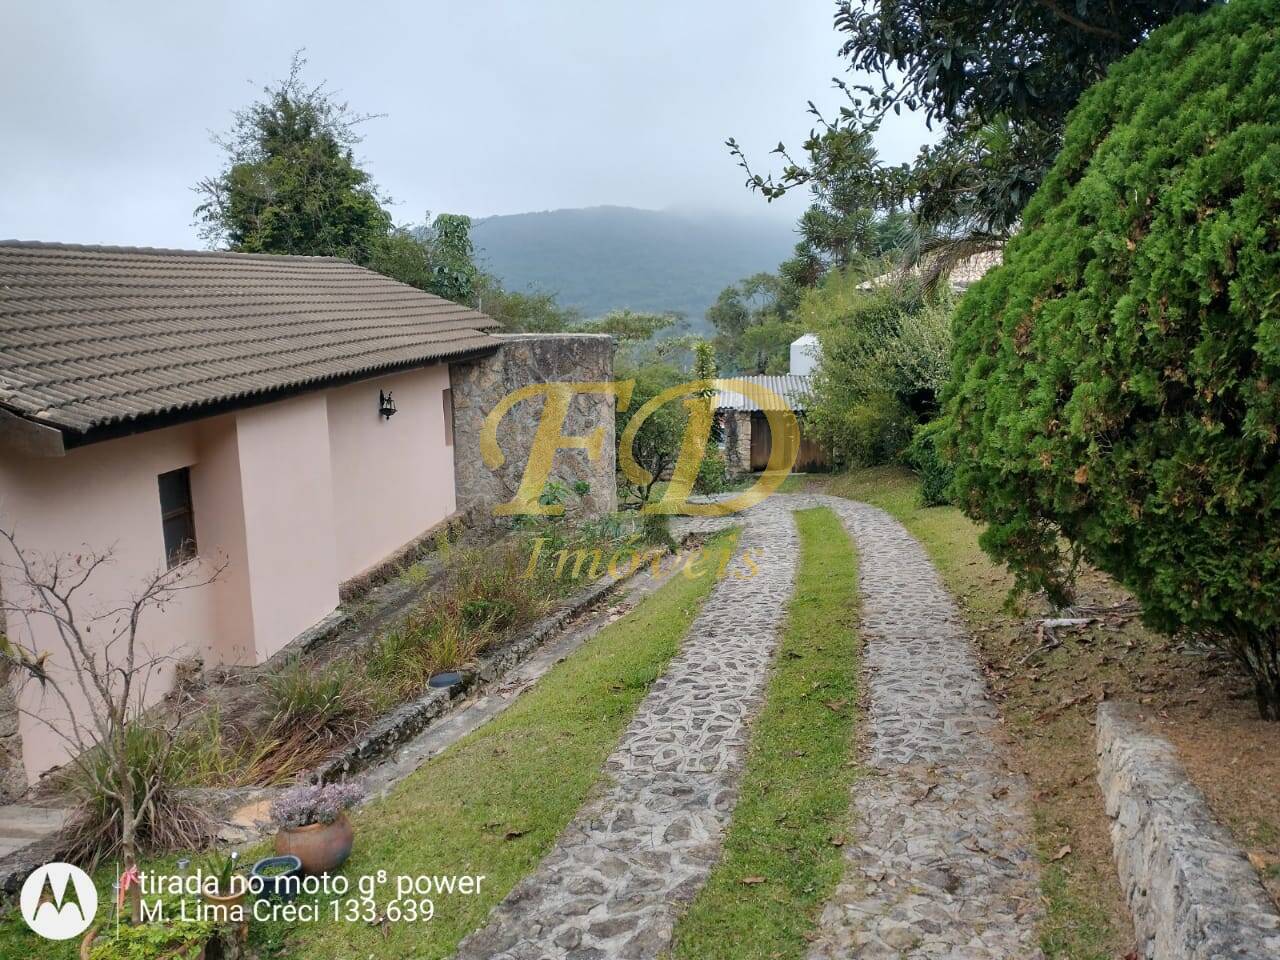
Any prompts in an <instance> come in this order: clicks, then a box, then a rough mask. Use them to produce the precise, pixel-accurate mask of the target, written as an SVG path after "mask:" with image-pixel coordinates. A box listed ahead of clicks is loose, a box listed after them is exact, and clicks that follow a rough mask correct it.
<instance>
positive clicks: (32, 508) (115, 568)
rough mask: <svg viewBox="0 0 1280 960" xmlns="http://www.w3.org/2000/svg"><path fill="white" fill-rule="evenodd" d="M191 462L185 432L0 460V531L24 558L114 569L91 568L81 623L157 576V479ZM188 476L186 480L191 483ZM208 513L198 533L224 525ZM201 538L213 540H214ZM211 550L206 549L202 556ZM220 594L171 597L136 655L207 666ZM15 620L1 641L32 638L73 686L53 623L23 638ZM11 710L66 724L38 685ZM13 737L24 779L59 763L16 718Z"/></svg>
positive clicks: (158, 685) (55, 747)
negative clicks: (19, 746)
mask: <svg viewBox="0 0 1280 960" xmlns="http://www.w3.org/2000/svg"><path fill="white" fill-rule="evenodd" d="M199 459H200V452H199V438H198V431H197V430H196V428H195V427H193V426H182V427H174V428H171V429H167V430H159V431H155V432H153V433H148V434H143V435H140V436H135V437H126V438H123V439H120V440H115V441H111V442H109V443H103V444H99V445H94V446H90V447H85V448H82V449H78V450H72V451H70V452H69V453H68V454H67V455H66V456H65V457H59V458H56V459H47V460H46V459H25V458H17V457H4V458H2V459H0V523H3V524H4V525H5V526H7V527H9V528H11V529H13V530H14V531H15V533H16V536H17V538H18V541H19V543H20V545H21V546H22V548H23V550H24V552H26V553H28V554H35V555H40V556H46V557H54V556H63V557H66V556H74V555H76V554H82V553H84V552H85V551H86V549H88V550H95V551H104V550H108V549H109V550H110V551H111V553H112V562H111V563H110V564H109V565H106V566H103V567H101V568H99V570H98V572H97V573H96V574H95V575H94V576H93V578H92V579H91V580H90V581H89V583H88V584H87V585H86V589H85V592H84V594H83V595H82V596H81V597H80V601H79V603H78V605H77V612H78V614H79V616H80V618H81V619H82V620H83V619H86V618H87V617H89V616H91V615H94V614H99V613H104V612H106V611H108V610H110V609H112V608H113V607H115V606H118V605H119V603H120V602H121V600H123V599H127V598H128V597H130V596H132V595H133V594H134V593H136V592H137V591H138V590H139V589H140V588H141V587H142V586H143V585H144V584H145V581H146V580H147V579H148V578H149V576H151V575H152V574H154V573H155V572H156V571H157V570H163V569H164V567H165V556H164V536H163V532H162V528H161V524H160V495H159V488H158V485H157V477H158V476H159V475H160V474H161V473H164V472H166V471H169V470H174V469H177V468H179V467H184V466H190V465H192V464H194V463H196V462H197V460H199ZM195 473H196V471H195V470H193V481H194V477H195ZM207 513H208V514H209V516H207V517H206V518H205V519H204V520H203V521H202V524H203V529H205V530H206V531H208V530H212V529H216V528H217V527H219V526H220V525H221V524H222V522H223V521H228V522H229V521H230V519H231V518H230V517H222V518H219V517H218V516H216V515H215V511H214V510H213V509H212V508H211V509H210V510H208V511H207ZM200 529H201V528H199V527H198V528H197V538H199V536H200ZM209 536H210V537H213V535H212V533H210V534H209ZM213 539H215V540H216V538H213ZM214 546H215V544H214V543H212V542H211V543H209V544H208V545H207V549H210V550H212V549H213V548H214ZM201 548H202V550H204V549H206V545H205V544H201ZM5 559H6V560H9V559H10V557H8V556H6V557H5ZM226 586H227V585H226V584H219V585H217V587H211V588H210V589H208V590H193V591H190V592H186V593H183V594H181V595H179V596H177V597H175V598H174V600H173V602H172V603H171V604H169V606H168V607H167V608H166V609H165V610H164V611H163V613H161V612H158V611H154V610H153V611H151V612H150V614H149V615H148V616H147V619H145V620H144V621H143V622H142V626H141V629H140V632H139V639H140V641H141V643H142V645H144V646H145V647H146V648H148V649H150V650H152V651H154V652H155V653H156V654H173V655H176V656H189V655H201V656H208V655H209V654H210V652H211V651H216V650H219V649H220V648H221V645H220V643H219V642H218V638H217V633H216V619H217V618H216V609H217V603H218V602H219V600H229V599H230V596H229V593H228V592H227V590H226ZM4 590H5V596H6V597H13V596H16V595H17V594H18V590H17V588H16V587H15V586H14V585H13V583H12V582H11V579H10V578H9V577H6V582H5V585H4ZM13 619H14V618H9V620H10V622H9V623H8V631H9V632H10V633H12V634H14V636H15V637H17V638H19V639H20V640H23V639H25V638H28V637H30V638H31V639H32V640H33V646H34V647H35V649H37V650H40V651H49V652H50V654H51V657H50V664H51V667H50V669H51V671H52V672H53V673H54V675H55V676H61V677H63V678H64V679H68V680H73V678H72V677H71V676H70V672H69V671H68V670H66V669H65V666H64V665H65V663H66V662H67V661H66V659H65V654H64V653H63V646H62V642H61V640H60V639H59V638H58V635H57V632H56V628H55V627H54V625H53V622H52V621H51V620H49V619H48V618H36V619H34V620H32V621H31V625H30V630H31V633H30V634H28V633H27V627H26V626H25V625H23V624H20V623H15V622H13ZM171 669H172V668H171V665H165V666H164V667H163V668H162V669H161V670H160V671H158V673H157V675H156V676H154V677H153V678H152V679H151V681H150V683H149V688H148V691H147V692H148V694H149V696H150V698H151V699H154V698H155V697H156V696H159V695H160V694H161V693H163V692H164V690H166V689H167V688H168V687H169V683H170V676H171ZM65 686H66V688H67V689H68V690H69V692H70V699H71V700H72V703H73V705H74V706H75V707H76V708H77V709H79V708H81V707H82V706H83V703H84V700H83V699H82V698H81V697H80V696H78V690H76V689H75V684H74V682H71V683H68V684H66V685H65ZM19 703H20V705H21V707H22V708H23V709H24V710H28V711H32V712H34V713H37V714H39V716H41V717H44V718H46V719H52V720H55V721H56V720H58V719H60V718H62V717H63V716H64V711H63V708H62V705H61V703H60V702H59V700H58V698H57V697H56V696H54V695H53V694H52V693H49V692H45V693H43V695H42V692H41V689H40V687H39V685H38V684H34V683H28V684H26V685H25V686H24V687H23V689H22V695H21V697H20V698H19ZM19 728H20V730H21V732H22V738H23V761H24V763H25V765H26V767H27V774H28V777H30V778H32V779H34V778H35V777H36V776H38V775H39V774H40V773H41V772H43V771H44V770H47V769H49V768H50V767H53V766H56V765H57V764H59V763H60V762H61V761H62V760H64V759H65V757H66V747H65V744H64V741H63V740H62V739H61V738H60V737H59V736H58V735H57V734H56V733H54V732H53V731H52V730H50V729H48V727H47V726H46V725H44V724H42V723H41V722H40V721H38V720H36V719H34V718H33V717H30V716H25V715H24V716H21V717H20V719H19Z"/></svg>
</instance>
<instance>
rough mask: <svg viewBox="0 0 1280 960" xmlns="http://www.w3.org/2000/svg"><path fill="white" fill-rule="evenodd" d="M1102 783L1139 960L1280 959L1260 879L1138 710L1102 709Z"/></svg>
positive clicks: (1279, 939)
mask: <svg viewBox="0 0 1280 960" xmlns="http://www.w3.org/2000/svg"><path fill="white" fill-rule="evenodd" d="M1098 782H1099V784H1101V786H1102V792H1103V796H1104V798H1105V801H1106V810H1107V816H1108V817H1110V818H1111V821H1112V825H1111V839H1112V843H1113V846H1114V850H1115V858H1116V868H1117V869H1118V871H1119V874H1120V883H1121V886H1122V887H1123V888H1124V891H1125V897H1126V899H1127V900H1128V903H1129V909H1130V911H1131V912H1132V914H1133V925H1134V929H1135V931H1136V933H1137V935H1138V956H1139V957H1141V958H1143V960H1211V958H1213V960H1217V958H1226V957H1230V958H1232V960H1263V958H1274V957H1280V915H1277V913H1276V910H1275V907H1274V905H1273V904H1272V902H1271V899H1270V898H1269V897H1268V896H1267V893H1266V891H1265V890H1264V889H1263V887H1262V883H1261V881H1260V880H1259V879H1258V875H1257V873H1256V872H1255V871H1254V869H1253V867H1252V866H1251V865H1250V863H1249V861H1248V860H1247V859H1245V856H1244V854H1243V853H1241V851H1240V850H1239V848H1238V847H1237V846H1236V845H1235V842H1234V841H1233V840H1232V838H1231V836H1230V834H1228V833H1227V831H1226V829H1225V828H1224V827H1223V826H1222V825H1221V824H1219V823H1218V822H1217V821H1216V820H1215V819H1214V817H1213V814H1212V813H1210V811H1209V807H1208V805H1207V804H1206V803H1205V799H1204V797H1203V795H1202V794H1201V793H1200V791H1199V790H1197V789H1196V788H1195V786H1194V785H1193V784H1192V783H1191V781H1190V780H1189V779H1188V778H1187V774H1186V771H1185V770H1184V769H1183V768H1182V765H1181V764H1180V763H1179V762H1178V760H1177V757H1176V755H1175V753H1174V749H1173V747H1172V745H1171V744H1170V743H1169V742H1168V741H1167V740H1165V739H1163V738H1162V737H1159V736H1157V735H1155V734H1153V733H1151V732H1150V731H1148V730H1147V729H1146V728H1145V727H1144V726H1143V725H1142V723H1141V721H1140V717H1139V714H1138V711H1137V710H1136V708H1134V707H1133V706H1132V705H1128V704H1120V703H1103V704H1101V705H1099V707H1098Z"/></svg>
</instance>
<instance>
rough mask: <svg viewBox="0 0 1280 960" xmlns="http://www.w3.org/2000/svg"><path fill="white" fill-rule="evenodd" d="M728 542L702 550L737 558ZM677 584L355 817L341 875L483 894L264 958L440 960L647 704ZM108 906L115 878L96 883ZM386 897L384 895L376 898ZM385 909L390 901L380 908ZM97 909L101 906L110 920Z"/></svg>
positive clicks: (5, 935) (678, 593)
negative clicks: (449, 885)
mask: <svg viewBox="0 0 1280 960" xmlns="http://www.w3.org/2000/svg"><path fill="white" fill-rule="evenodd" d="M735 540H736V533H728V534H724V535H722V536H721V537H719V538H718V539H717V540H716V541H713V542H712V543H711V544H709V545H708V546H709V548H712V549H724V548H729V549H732V547H733V545H734V541H735ZM714 582H715V581H714V578H713V577H712V576H703V577H701V578H698V579H696V580H694V579H690V578H688V577H671V578H670V579H669V580H668V582H667V583H665V584H664V585H663V586H662V587H661V588H660V589H659V590H657V591H656V592H655V593H654V594H652V595H651V596H649V597H647V598H646V599H644V600H643V601H642V602H641V603H640V604H639V606H637V607H636V608H635V609H634V610H632V611H631V612H630V613H629V614H628V615H627V616H625V617H623V618H622V619H620V620H618V621H617V622H616V623H613V624H610V625H609V626H608V627H606V628H605V629H603V630H601V631H600V632H599V633H598V634H597V635H596V636H595V637H594V638H592V639H591V640H590V641H589V642H588V643H587V644H586V645H585V646H584V647H582V648H581V649H580V650H579V651H577V652H576V653H575V654H573V655H572V656H571V657H569V658H568V659H567V660H565V661H564V662H563V663H561V664H559V665H557V666H556V667H555V668H554V669H553V670H551V672H549V673H548V674H547V675H546V676H545V677H543V678H542V680H540V681H539V682H538V684H537V685H536V686H535V687H534V688H533V689H532V690H530V691H529V692H528V693H526V694H525V695H524V696H523V697H521V698H520V699H519V700H518V701H516V702H515V703H514V704H513V705H512V706H511V708H510V709H509V710H507V711H506V712H505V713H503V714H502V715H501V716H499V717H497V718H496V719H495V720H493V721H492V722H491V723H489V724H487V725H485V726H484V727H482V728H481V729H479V730H477V731H476V732H475V733H473V734H471V735H469V736H467V737H465V738H464V739H462V740H461V741H459V742H458V743H457V744H456V745H455V746H453V747H452V748H450V749H449V750H448V751H446V752H445V753H443V754H442V755H441V756H439V757H437V758H436V759H434V760H432V761H430V762H429V763H427V764H425V765H424V766H423V767H422V768H420V769H419V770H417V771H416V772H415V773H413V774H412V775H411V776H410V777H408V778H407V779H406V780H405V781H404V782H402V783H401V784H399V786H397V788H396V789H395V791H394V792H393V793H392V794H391V796H389V797H388V798H387V799H385V800H382V801H376V802H374V803H371V804H369V805H368V806H366V807H365V808H363V809H362V810H361V811H360V812H359V813H358V814H357V815H356V816H355V818H354V820H355V824H356V850H355V853H354V854H353V856H352V857H351V860H350V861H349V862H348V863H347V866H346V867H345V868H344V871H343V872H344V875H345V876H346V877H347V878H348V879H349V880H351V882H352V883H353V885H354V883H355V882H356V879H357V878H358V877H360V876H361V875H366V874H376V873H377V871H380V870H385V871H386V872H387V874H388V875H389V876H391V877H395V876H398V875H402V874H403V875H410V876H418V875H423V874H426V875H483V876H484V877H485V880H484V881H483V883H482V884H481V887H480V890H481V892H480V893H479V894H478V895H471V896H464V895H462V894H460V893H454V894H452V895H445V896H436V897H434V898H433V899H434V901H435V904H434V905H435V918H434V919H433V920H431V921H430V922H416V923H415V922H407V921H401V922H397V923H388V924H385V925H383V924H377V925H370V924H368V923H366V922H364V921H363V920H359V921H356V922H341V923H335V922H332V921H328V922H325V921H322V922H319V923H310V922H308V923H299V924H293V925H285V924H274V923H270V924H255V925H254V928H253V941H254V943H255V945H256V946H257V948H258V949H259V950H260V951H261V952H262V954H263V955H264V956H277V957H287V958H297V960H302V958H306V960H324V958H331V960H353V958H361V960H364V958H383V957H385V958H396V960H400V958H408V957H412V958H415V960H416V958H428V957H447V956H448V955H449V954H450V953H452V952H453V950H454V948H455V947H456V946H457V944H458V942H459V941H460V940H461V939H462V937H463V936H465V935H466V934H467V933H469V932H470V931H472V930H474V929H475V928H477V927H478V926H480V924H481V923H482V922H483V920H484V918H485V916H486V914H487V913H488V912H489V910H490V909H491V908H492V907H493V906H494V905H495V904H496V903H497V902H498V901H500V900H501V899H502V898H503V897H505V896H506V894H507V893H508V891H510V889H511V888H512V887H513V886H514V885H515V883H516V882H517V881H518V880H519V879H521V878H522V877H523V876H525V874H527V873H529V872H530V871H531V870H532V869H533V868H534V867H535V866H536V865H537V863H538V862H539V861H540V860H541V859H542V857H543V856H544V855H545V854H546V853H547V851H548V850H549V848H550V847H551V845H552V843H553V842H554V841H555V839H556V837H557V835H558V834H559V833H560V831H561V830H562V829H563V828H564V826H565V825H566V824H567V823H568V822H569V820H570V819H571V818H572V816H573V814H574V813H575V812H576V811H577V810H578V808H579V807H580V806H581V804H582V802H583V800H584V799H585V798H586V796H587V793H588V791H590V789H591V788H592V786H593V785H594V784H595V783H596V782H597V780H598V779H599V778H600V775H601V768H602V765H603V763H604V760H605V758H606V757H607V756H608V755H609V753H610V751H611V750H612V749H613V748H614V746H615V744H616V743H617V740H618V737H619V736H620V735H621V733H622V731H623V729H624V728H625V727H626V725H627V723H628V722H629V721H630V719H631V716H632V714H633V713H634V712H635V709H636V707H637V706H638V705H639V703H640V701H641V699H642V698H643V697H644V696H645V693H646V692H647V691H648V689H649V686H650V684H652V683H653V681H654V680H655V679H657V678H658V677H659V676H660V675H661V674H662V672H663V670H664V668H665V667H666V664H667V662H668V661H669V660H670V659H671V657H672V656H673V655H674V654H675V652H676V650H677V649H678V648H679V646H680V642H681V639H682V638H683V637H684V635H685V633H686V631H687V630H688V628H689V625H690V623H691V622H692V621H693V618H694V616H695V615H696V614H697V611H698V609H699V607H700V605H701V603H702V601H703V600H704V599H705V598H706V596H707V595H708V594H709V593H710V591H711V588H712V586H713V584H714ZM101 881H102V882H100V884H99V888H100V891H101V894H102V895H103V896H104V898H105V896H106V895H107V891H109V889H110V878H108V877H106V876H105V875H104V876H103V877H102V878H101ZM384 889H385V888H384ZM386 899H388V897H387V895H386V894H385V892H384V894H383V895H381V896H380V897H379V900H380V901H385V900H386ZM104 909H105V907H104ZM74 956H75V951H74V945H73V944H70V943H68V944H53V943H49V942H47V941H43V940H39V939H37V938H36V937H35V936H34V935H32V934H30V933H29V932H28V931H27V929H26V926H25V925H24V924H23V922H22V920H21V917H20V916H17V915H16V913H11V914H10V915H9V916H8V917H6V918H4V919H2V920H0V960H18V958H27V957H39V958H41V960H45V958H48V960H63V958H67V960H70V958H72V957H74Z"/></svg>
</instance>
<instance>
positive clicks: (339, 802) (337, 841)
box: [271, 783, 364, 874]
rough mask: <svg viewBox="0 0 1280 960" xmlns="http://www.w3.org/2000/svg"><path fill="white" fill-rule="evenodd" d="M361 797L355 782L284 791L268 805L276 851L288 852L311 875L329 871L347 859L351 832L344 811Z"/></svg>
mask: <svg viewBox="0 0 1280 960" xmlns="http://www.w3.org/2000/svg"><path fill="white" fill-rule="evenodd" d="M363 797H364V789H363V788H362V787H361V786H360V785H359V784H355V783H331V784H325V785H320V784H313V785H306V786H300V787H294V788H292V789H290V790H286V791H285V792H284V793H282V794H281V795H280V796H279V797H277V798H276V799H275V800H274V801H273V802H272V804H271V819H272V820H274V821H275V823H276V826H277V827H279V831H278V832H277V833H276V853H278V854H281V855H285V854H292V855H293V856H295V857H297V858H298V859H299V860H300V861H301V862H302V869H303V870H304V871H305V872H307V873H311V874H317V873H331V872H333V871H334V870H337V869H338V868H339V867H340V866H342V865H343V864H344V863H346V862H347V857H349V856H350V855H351V847H352V844H353V843H354V842H355V832H354V831H353V830H352V827H351V821H350V820H348V819H347V814H346V811H347V810H349V809H350V808H351V807H353V806H355V805H356V804H357V803H359V802H360V800H361V799H362V798H363Z"/></svg>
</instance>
